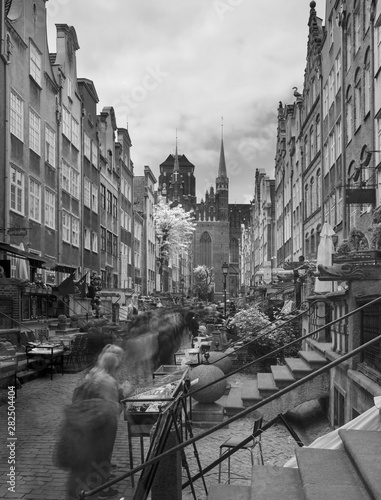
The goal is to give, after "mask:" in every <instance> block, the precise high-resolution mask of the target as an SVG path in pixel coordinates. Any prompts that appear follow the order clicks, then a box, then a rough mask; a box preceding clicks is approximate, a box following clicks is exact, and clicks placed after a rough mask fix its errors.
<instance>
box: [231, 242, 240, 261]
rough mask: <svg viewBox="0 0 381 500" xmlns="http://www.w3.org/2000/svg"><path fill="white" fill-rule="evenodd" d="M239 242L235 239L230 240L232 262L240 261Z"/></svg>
mask: <svg viewBox="0 0 381 500" xmlns="http://www.w3.org/2000/svg"><path fill="white" fill-rule="evenodd" d="M238 250H239V249H238V241H237V240H236V239H235V238H232V239H231V240H230V262H238V261H239V251H238Z"/></svg>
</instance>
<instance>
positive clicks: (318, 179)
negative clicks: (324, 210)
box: [316, 168, 321, 207]
mask: <svg viewBox="0 0 381 500" xmlns="http://www.w3.org/2000/svg"><path fill="white" fill-rule="evenodd" d="M316 206H318V207H321V170H320V168H319V170H318V171H317V172H316Z"/></svg>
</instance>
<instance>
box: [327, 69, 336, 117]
mask: <svg viewBox="0 0 381 500" xmlns="http://www.w3.org/2000/svg"><path fill="white" fill-rule="evenodd" d="M328 86H329V90H328V92H329V93H328V107H329V108H330V107H331V106H332V104H333V102H334V100H335V73H334V70H333V68H332V69H331V71H330V72H329V77H328Z"/></svg>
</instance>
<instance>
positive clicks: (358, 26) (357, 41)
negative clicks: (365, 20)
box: [353, 8, 361, 55]
mask: <svg viewBox="0 0 381 500" xmlns="http://www.w3.org/2000/svg"><path fill="white" fill-rule="evenodd" d="M353 29H354V35H355V40H354V42H355V46H354V48H355V55H356V54H357V52H358V50H359V48H360V44H361V22H360V9H359V8H358V9H357V12H355V14H354V18H353Z"/></svg>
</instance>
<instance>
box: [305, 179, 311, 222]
mask: <svg viewBox="0 0 381 500" xmlns="http://www.w3.org/2000/svg"><path fill="white" fill-rule="evenodd" d="M309 215H310V191H309V189H308V184H307V185H306V186H305V188H304V216H305V217H308V216H309Z"/></svg>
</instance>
